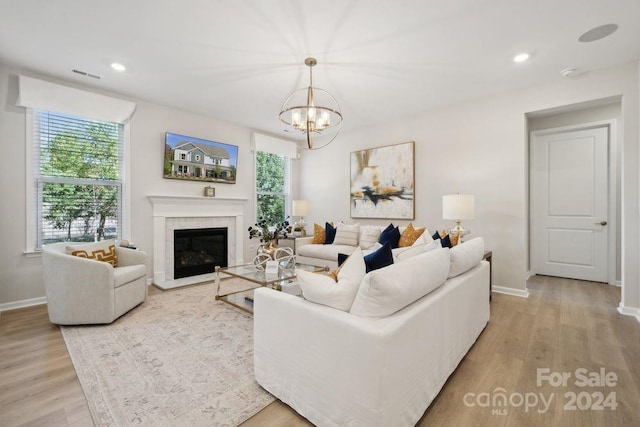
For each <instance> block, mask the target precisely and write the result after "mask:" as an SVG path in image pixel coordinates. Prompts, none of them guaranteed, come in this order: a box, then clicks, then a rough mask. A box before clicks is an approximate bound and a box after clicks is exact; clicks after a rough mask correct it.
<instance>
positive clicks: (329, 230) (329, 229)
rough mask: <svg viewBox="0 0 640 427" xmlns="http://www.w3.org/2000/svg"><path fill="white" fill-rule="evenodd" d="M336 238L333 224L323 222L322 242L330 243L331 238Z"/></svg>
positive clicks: (331, 241)
mask: <svg viewBox="0 0 640 427" xmlns="http://www.w3.org/2000/svg"><path fill="white" fill-rule="evenodd" d="M335 238H336V228H335V227H334V226H333V224H329V223H328V222H325V223H324V244H325V245H330V244H332V243H333V239H335Z"/></svg>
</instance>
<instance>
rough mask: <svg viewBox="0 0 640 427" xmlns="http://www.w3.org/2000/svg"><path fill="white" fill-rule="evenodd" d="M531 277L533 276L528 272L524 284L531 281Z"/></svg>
mask: <svg viewBox="0 0 640 427" xmlns="http://www.w3.org/2000/svg"><path fill="white" fill-rule="evenodd" d="M531 276H533V274H531V272H530V271H527V274H526V276H525V278H524V281H525V282H526V281H527V280H529V279H531Z"/></svg>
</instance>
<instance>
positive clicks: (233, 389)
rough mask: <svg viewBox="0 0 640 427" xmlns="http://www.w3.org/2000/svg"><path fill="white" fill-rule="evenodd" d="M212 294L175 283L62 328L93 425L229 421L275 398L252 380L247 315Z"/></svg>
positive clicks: (229, 285)
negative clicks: (112, 317)
mask: <svg viewBox="0 0 640 427" xmlns="http://www.w3.org/2000/svg"><path fill="white" fill-rule="evenodd" d="M238 280H240V279H229V280H225V281H223V282H222V286H223V289H222V292H221V293H227V292H228V290H229V289H230V288H234V287H235V288H236V289H237V287H238V286H242V284H239V283H238V282H232V281H238ZM243 283H245V284H246V283H247V282H243ZM214 293H215V286H214V285H213V284H210V285H200V286H191V287H186V288H179V289H176V290H173V291H168V292H163V293H162V294H157V295H151V296H149V297H148V298H147V300H146V301H145V302H144V303H143V304H142V305H140V306H138V307H136V308H134V309H133V310H132V311H130V312H129V313H127V314H126V315H124V316H122V317H121V318H119V319H118V320H116V321H115V322H114V323H112V324H110V325H106V326H73V327H62V328H61V329H62V335H63V337H64V340H65V343H66V345H67V349H68V350H69V354H70V356H71V360H72V361H73V365H74V367H75V370H76V373H77V374H78V378H79V380H80V384H81V385H82V388H83V390H84V393H85V396H86V398H87V402H88V404H89V409H90V411H91V415H92V416H93V421H94V423H95V424H96V425H98V426H132V425H136V426H138V425H143V426H145V425H146V426H157V425H163V426H178V425H180V426H236V425H238V424H240V423H242V422H243V421H244V420H246V419H248V418H249V417H251V416H252V415H254V414H255V413H257V412H258V411H260V410H261V409H262V408H264V407H265V406H267V405H268V404H270V403H271V402H273V401H274V400H275V398H274V397H273V396H271V395H270V394H269V393H267V392H266V391H265V390H263V389H262V388H261V387H260V386H259V385H258V384H257V383H256V381H255V379H254V373H253V317H252V316H251V315H249V314H247V313H244V312H242V311H240V310H238V309H236V308H234V307H231V306H229V305H228V304H225V303H223V302H221V301H215V299H214Z"/></svg>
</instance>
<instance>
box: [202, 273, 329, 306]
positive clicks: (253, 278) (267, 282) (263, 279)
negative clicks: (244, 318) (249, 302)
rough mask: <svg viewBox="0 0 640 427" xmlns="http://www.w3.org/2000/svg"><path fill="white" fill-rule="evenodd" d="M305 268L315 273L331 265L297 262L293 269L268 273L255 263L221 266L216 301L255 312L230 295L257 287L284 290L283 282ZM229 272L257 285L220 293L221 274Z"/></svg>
mask: <svg viewBox="0 0 640 427" xmlns="http://www.w3.org/2000/svg"><path fill="white" fill-rule="evenodd" d="M298 268H299V269H303V270H305V271H311V272H314V273H318V272H322V271H329V267H326V266H325V267H318V266H316V265H311V264H301V263H296V265H295V268H292V269H280V270H278V274H277V275H276V274H273V275H272V274H266V273H265V272H264V270H257V269H256V268H255V267H254V265H253V264H242V265H236V266H232V267H219V266H216V268H215V273H216V276H215V285H216V301H223V302H225V303H227V304H230V305H232V306H234V307H236V308H239V309H240V310H243V311H246V312H248V313H253V312H252V311H251V310H249V309H248V308H246V307H243V306H242V305H240V304H238V303H236V302H234V301H231V300H229V298H228V297H229V296H231V295H235V294H239V293H242V292H247V291H251V290H252V289H257V288H260V287H271V288H272V289H274V290H276V291H281V290H282V286H281V285H282V283H284V282H287V281H290V280H292V279H295V277H296V269H298ZM221 274H227V275H229V276H233V277H237V278H239V279H243V280H246V281H248V282H252V283H254V284H255V285H256V286H254V287H253V288H250V289H243V290H241V291H235V292H230V293H228V294H224V295H220V280H221V279H220V275H221Z"/></svg>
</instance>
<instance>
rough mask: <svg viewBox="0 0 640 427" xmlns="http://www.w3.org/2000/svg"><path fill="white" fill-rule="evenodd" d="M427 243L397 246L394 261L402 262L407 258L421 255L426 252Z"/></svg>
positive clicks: (394, 251)
mask: <svg viewBox="0 0 640 427" xmlns="http://www.w3.org/2000/svg"><path fill="white" fill-rule="evenodd" d="M425 247H426V245H425V244H424V243H421V244H419V245H415V246H409V247H406V248H395V249H394V250H393V251H392V252H393V262H400V261H403V260H405V259H409V258H411V257H413V256H416V255H420V254H421V253H423V252H425Z"/></svg>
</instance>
